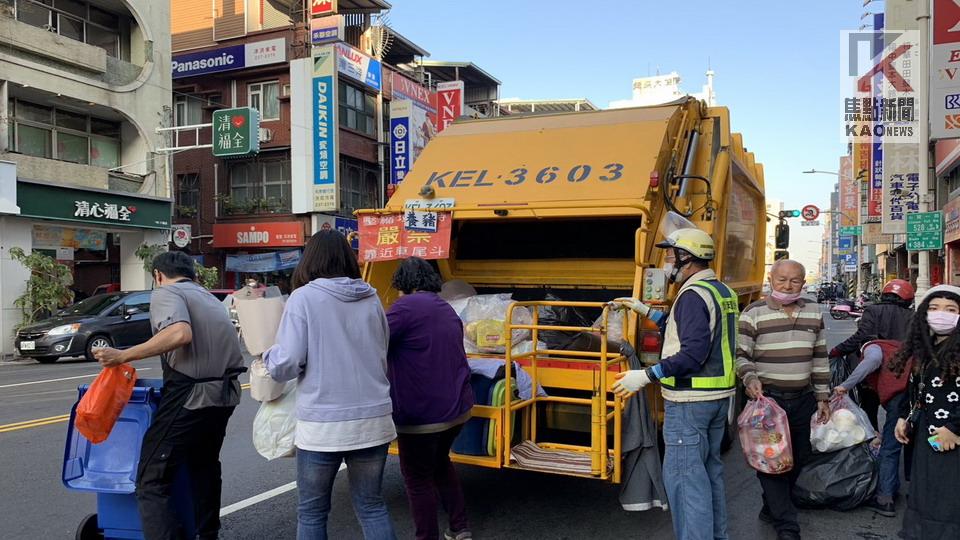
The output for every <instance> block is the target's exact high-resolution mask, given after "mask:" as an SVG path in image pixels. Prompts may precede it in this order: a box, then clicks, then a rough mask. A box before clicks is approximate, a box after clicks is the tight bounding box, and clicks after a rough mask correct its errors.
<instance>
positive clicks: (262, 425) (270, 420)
mask: <svg viewBox="0 0 960 540" xmlns="http://www.w3.org/2000/svg"><path fill="white" fill-rule="evenodd" d="M287 388H288V389H287V391H286V393H285V394H283V396H282V397H281V398H280V399H277V400H274V401H267V402H264V403H263V404H261V405H260V410H259V411H257V416H255V417H254V418H253V447H254V448H256V449H257V453H258V454H260V455H261V456H263V457H265V458H267V459H268V460H273V459H277V458H280V457H291V456H293V455H294V454H295V452H296V448H295V447H294V438H295V436H296V433H297V386H296V383H295V382H291V383H288V384H287Z"/></svg>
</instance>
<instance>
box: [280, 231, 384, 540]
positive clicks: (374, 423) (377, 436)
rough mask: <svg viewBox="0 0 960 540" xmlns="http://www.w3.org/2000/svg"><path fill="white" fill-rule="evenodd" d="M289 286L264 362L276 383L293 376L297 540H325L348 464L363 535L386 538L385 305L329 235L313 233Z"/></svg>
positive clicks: (340, 240) (348, 252)
mask: <svg viewBox="0 0 960 540" xmlns="http://www.w3.org/2000/svg"><path fill="white" fill-rule="evenodd" d="M292 285H293V289H294V291H293V293H292V294H291V295H290V298H289V299H288V300H287V304H286V307H285V308H284V311H283V319H282V320H281V322H280V329H279V331H278V332H277V342H276V344H275V345H274V346H273V347H271V348H270V349H269V350H268V351H267V352H266V353H265V354H264V356H263V358H264V364H265V365H266V367H267V370H268V371H269V372H270V376H271V377H273V378H274V379H276V380H278V381H289V380H293V379H296V380H297V432H296V440H295V443H296V446H297V488H298V491H299V496H300V502H299V506H298V509H297V538H298V540H317V539H321V540H325V539H326V538H327V516H328V514H329V513H330V498H331V491H332V489H333V481H334V479H335V478H336V475H337V471H338V470H339V468H340V465H341V463H343V462H346V464H347V476H348V477H349V479H350V493H351V495H352V497H353V507H354V510H355V511H356V514H357V518H358V519H359V520H360V526H361V528H362V529H363V536H364V538H366V539H367V540H372V539H375V540H381V539H383V540H392V539H394V538H395V535H394V531H393V524H392V522H391V521H390V514H389V513H388V512H387V506H386V504H385V503H384V500H383V497H382V495H381V485H382V482H383V467H384V463H385V461H386V458H387V447H388V446H389V445H390V441H392V440H393V439H394V438H396V430H395V428H394V425H393V419H392V417H391V414H392V411H393V408H392V406H391V401H390V383H389V382H388V379H387V346H388V342H389V335H390V334H389V328H388V326H387V318H386V316H385V315H384V312H383V306H382V305H381V304H380V299H379V298H378V297H377V291H376V289H374V288H372V287H370V286H369V285H368V284H366V283H365V282H363V281H362V280H361V279H360V267H359V266H358V264H357V259H356V256H355V255H354V253H353V250H352V249H351V248H350V244H349V243H348V242H347V239H346V238H344V236H343V235H342V234H340V233H339V232H337V231H321V232H318V233H317V234H315V235H313V237H312V238H311V239H310V242H309V243H307V247H306V248H305V249H304V253H303V258H302V259H301V260H300V264H299V265H297V268H296V270H294V272H293V283H292Z"/></svg>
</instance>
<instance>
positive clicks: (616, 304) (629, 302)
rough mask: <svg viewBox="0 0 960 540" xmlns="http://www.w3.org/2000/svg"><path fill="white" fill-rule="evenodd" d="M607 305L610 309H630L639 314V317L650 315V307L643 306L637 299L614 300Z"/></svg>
mask: <svg viewBox="0 0 960 540" xmlns="http://www.w3.org/2000/svg"><path fill="white" fill-rule="evenodd" d="M608 305H609V306H610V307H611V308H612V309H624V308H630V309H632V310H633V311H636V312H637V313H639V314H640V316H641V317H646V316H647V314H648V313H650V306H648V305H646V304H644V303H643V302H641V301H640V300H639V299H637V298H616V299H614V300H613V301H612V302H610V303H609V304H608Z"/></svg>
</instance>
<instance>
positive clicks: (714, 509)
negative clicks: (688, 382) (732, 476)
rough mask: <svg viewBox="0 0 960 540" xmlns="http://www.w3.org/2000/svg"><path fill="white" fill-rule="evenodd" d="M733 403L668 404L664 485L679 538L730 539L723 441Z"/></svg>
mask: <svg viewBox="0 0 960 540" xmlns="http://www.w3.org/2000/svg"><path fill="white" fill-rule="evenodd" d="M729 407H730V402H729V400H727V399H718V400H714V401H696V402H690V403H679V402H672V401H665V402H664V421H663V440H664V443H665V444H666V451H665V452H664V459H663V484H664V487H666V489H667V498H668V500H669V503H670V512H671V514H672V518H673V532H674V534H676V536H677V539H678V540H709V539H714V540H726V539H727V538H729V537H728V536H727V503H726V496H725V494H724V489H723V461H722V460H721V459H720V443H721V441H722V439H723V431H724V428H725V426H726V423H727V411H728V409H729Z"/></svg>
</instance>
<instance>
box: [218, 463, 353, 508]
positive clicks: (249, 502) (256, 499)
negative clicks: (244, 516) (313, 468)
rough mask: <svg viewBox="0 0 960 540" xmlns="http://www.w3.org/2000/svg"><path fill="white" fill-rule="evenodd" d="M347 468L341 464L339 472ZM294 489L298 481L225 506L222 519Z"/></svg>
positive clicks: (344, 464)
mask: <svg viewBox="0 0 960 540" xmlns="http://www.w3.org/2000/svg"><path fill="white" fill-rule="evenodd" d="M346 468H347V464H346V463H341V464H340V469H339V470H338V472H339V471H342V470H344V469H346ZM294 489H297V482H296V481H293V482H290V483H289V484H284V485H282V486H280V487H275V488H273V489H271V490H269V491H264V492H263V493H261V494H259V495H254V496H253V497H250V498H248V499H244V500H242V501H240V502H235V503H233V504H231V505H228V506H224V507H223V508H221V509H220V517H223V516H227V515H230V514H232V513H234V512H238V511H240V510H243V509H244V508H248V507H250V506H253V505H255V504H258V503H262V502H263V501H266V500H268V499H272V498H274V497H276V496H278V495H283V494H284V493H286V492H288V491H293V490H294Z"/></svg>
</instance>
